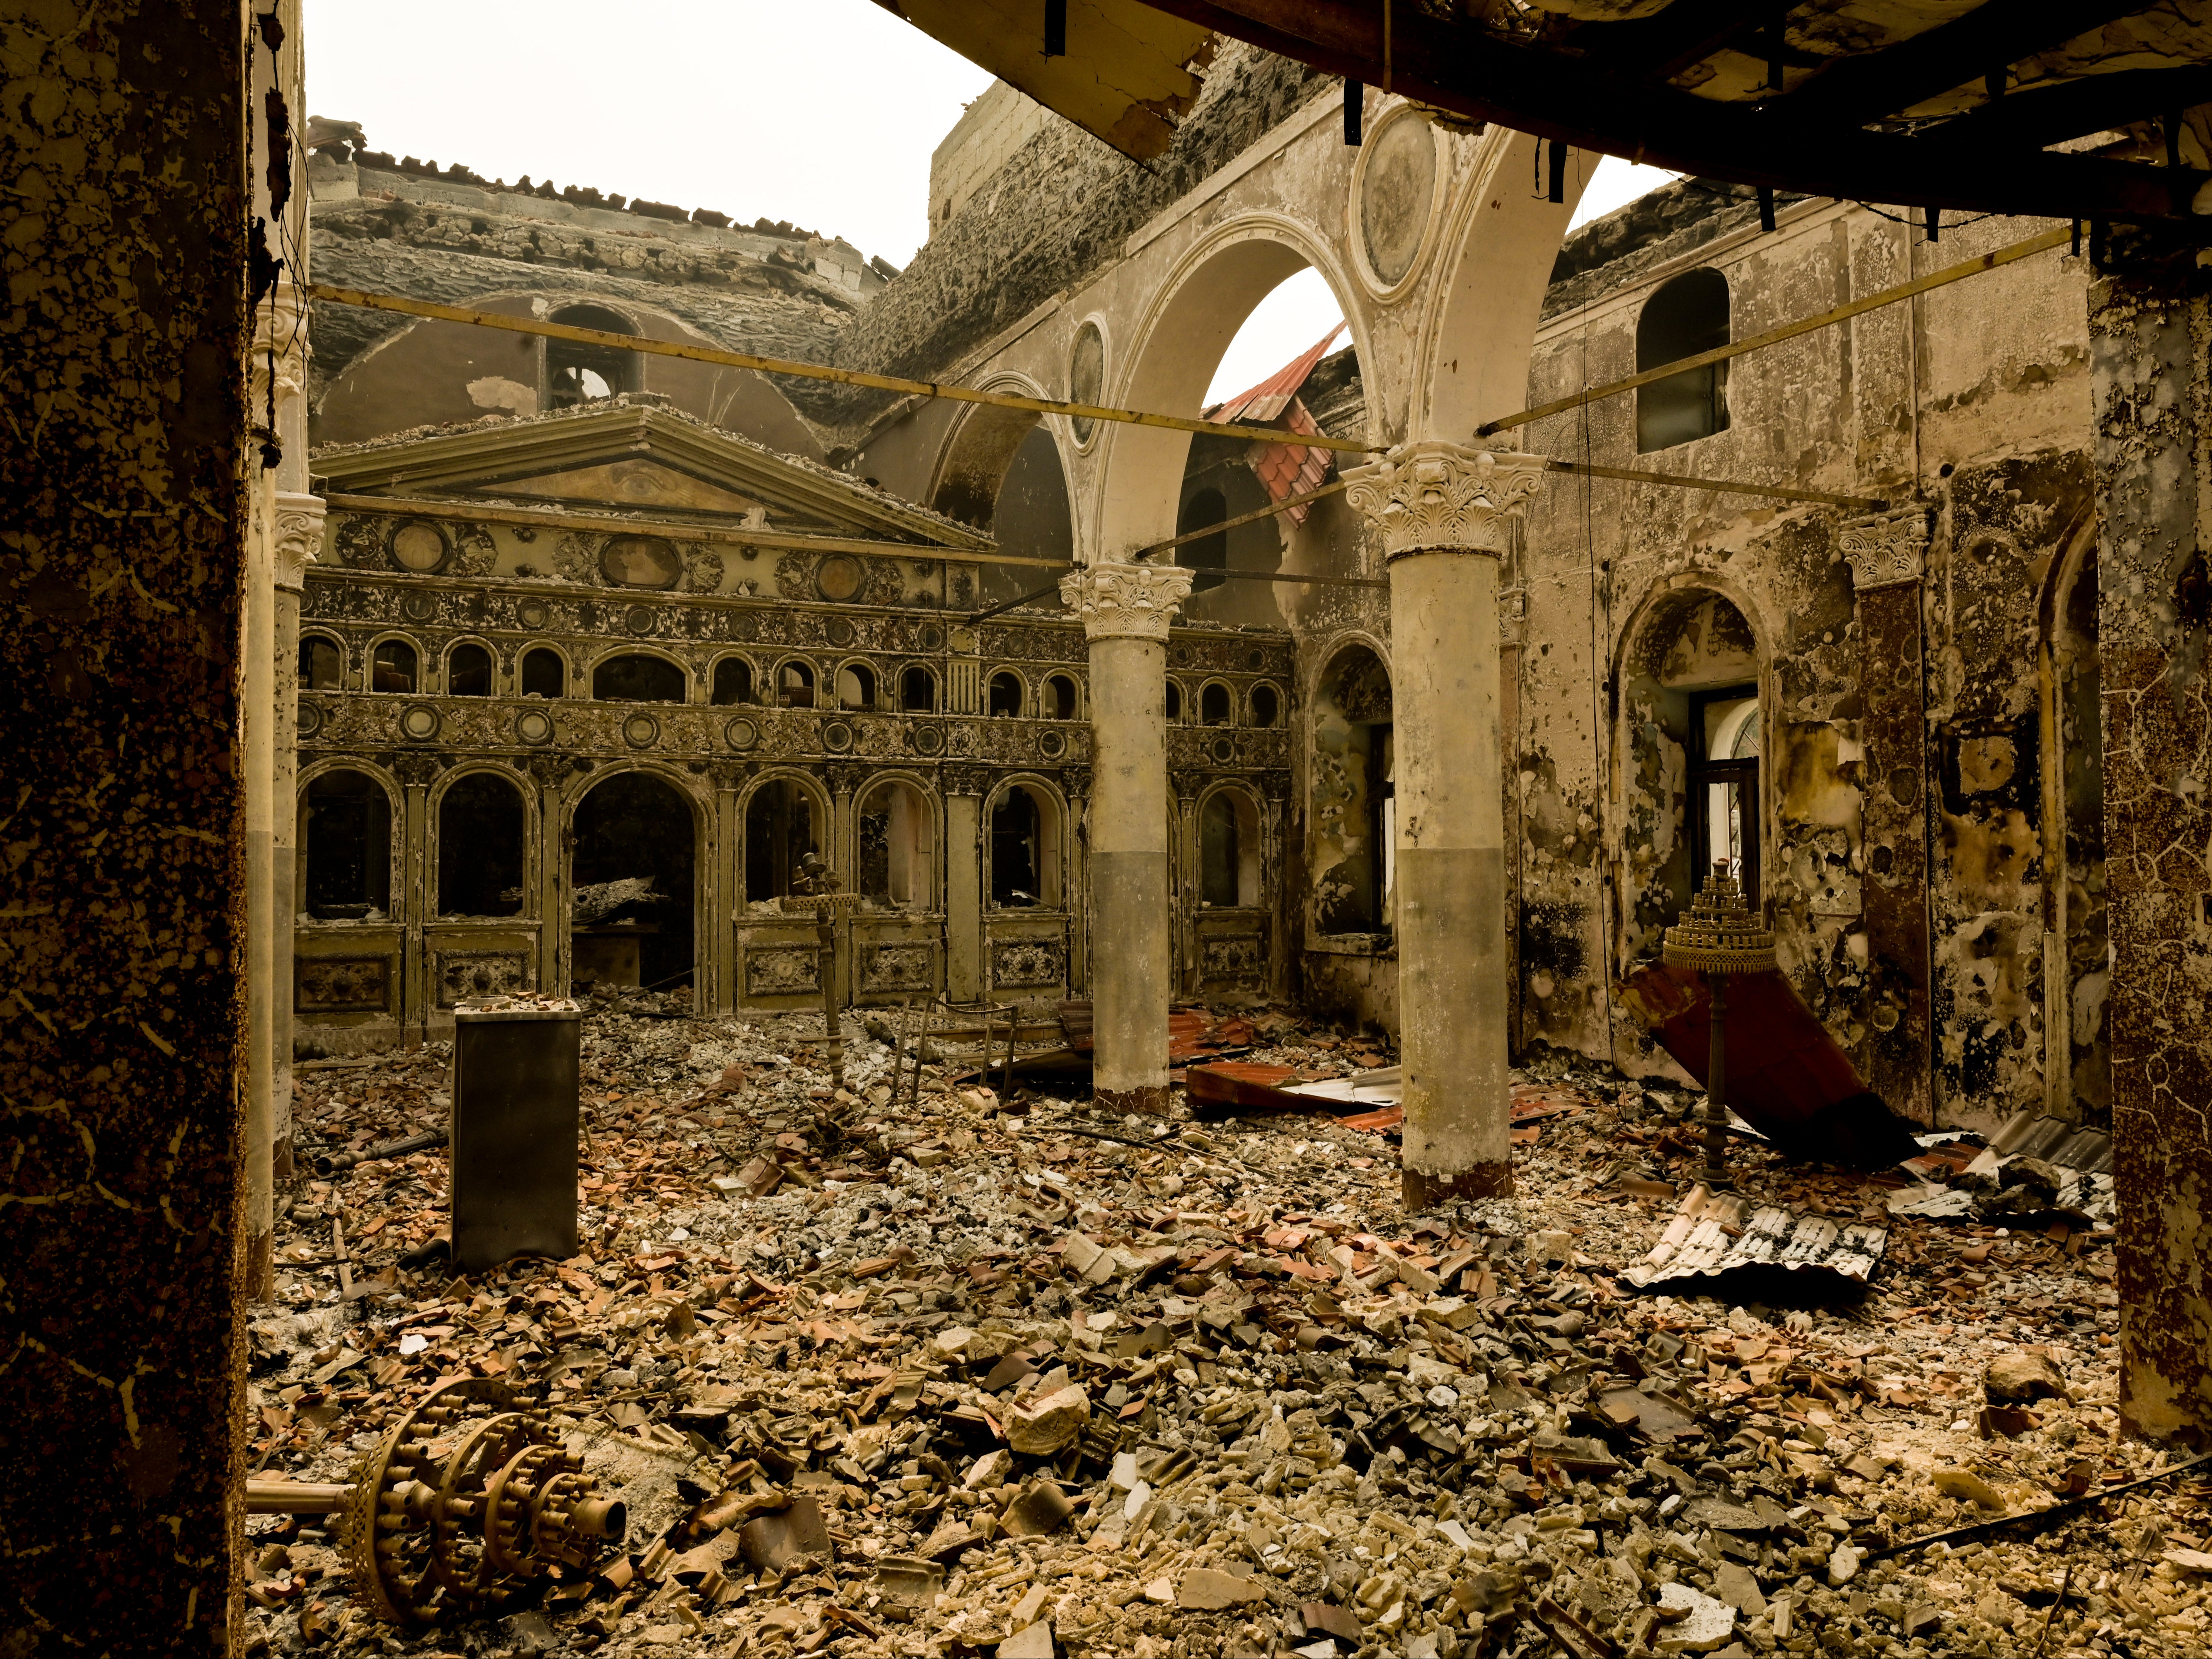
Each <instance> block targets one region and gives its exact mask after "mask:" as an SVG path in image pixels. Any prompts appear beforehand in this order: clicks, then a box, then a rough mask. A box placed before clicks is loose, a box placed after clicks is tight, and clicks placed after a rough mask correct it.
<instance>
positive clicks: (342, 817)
mask: <svg viewBox="0 0 2212 1659" xmlns="http://www.w3.org/2000/svg"><path fill="white" fill-rule="evenodd" d="M300 860H301V902H302V903H303V904H304V905H305V907H306V908H307V914H308V915H311V916H313V918H314V919H315V920H316V921H383V920H385V919H386V915H388V914H389V912H390V911H391V908H392V797H391V796H390V795H388V794H386V793H385V790H384V786H383V785H382V784H380V783H379V782H378V781H376V780H375V779H374V778H373V777H371V776H369V775H368V773H366V772H354V771H336V772H324V773H320V774H319V775H316V776H315V777H313V778H311V779H309V780H308V781H307V788H306V789H305V790H304V791H303V792H302V793H301V824H300Z"/></svg>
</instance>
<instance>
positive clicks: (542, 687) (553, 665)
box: [522, 645, 568, 697]
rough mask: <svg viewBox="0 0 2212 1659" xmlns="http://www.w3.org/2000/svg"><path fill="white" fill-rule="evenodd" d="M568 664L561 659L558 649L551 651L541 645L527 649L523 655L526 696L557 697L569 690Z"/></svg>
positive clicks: (523, 693) (524, 693)
mask: <svg viewBox="0 0 2212 1659" xmlns="http://www.w3.org/2000/svg"><path fill="white" fill-rule="evenodd" d="M566 690H568V665H567V664H566V663H564V662H562V660H561V653H559V652H558V651H549V650H547V649H546V648H545V647H544V646H542V645H541V646H539V647H538V648H537V649H536V650H534V651H526V652H525V653H523V657H522V695H523V696H526V697H557V696H561V695H562V693H563V692H564V691H566Z"/></svg>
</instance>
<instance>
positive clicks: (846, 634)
mask: <svg viewBox="0 0 2212 1659" xmlns="http://www.w3.org/2000/svg"><path fill="white" fill-rule="evenodd" d="M822 632H823V636H824V637H825V638H827V639H828V640H829V643H830V644H832V645H850V644H852V642H853V634H854V628H853V623H852V621H851V619H850V618H849V617H830V618H829V621H828V622H826V623H823V625H822Z"/></svg>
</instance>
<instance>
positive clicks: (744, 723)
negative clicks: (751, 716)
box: [722, 714, 760, 749]
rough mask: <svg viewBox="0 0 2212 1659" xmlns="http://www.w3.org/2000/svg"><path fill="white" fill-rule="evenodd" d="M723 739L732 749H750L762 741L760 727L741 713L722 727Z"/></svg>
mask: <svg viewBox="0 0 2212 1659" xmlns="http://www.w3.org/2000/svg"><path fill="white" fill-rule="evenodd" d="M722 740H723V741H724V742H725V743H726V744H729V745H730V747H731V748H732V749H750V748H751V747H752V746H753V745H754V744H757V743H758V742H759V741H760V727H758V726H756V725H754V724H753V723H752V722H751V721H750V720H747V719H745V718H744V716H743V715H742V714H740V715H739V716H738V718H737V719H736V720H732V721H731V722H730V723H729V724H728V725H727V726H724V727H723V728H722Z"/></svg>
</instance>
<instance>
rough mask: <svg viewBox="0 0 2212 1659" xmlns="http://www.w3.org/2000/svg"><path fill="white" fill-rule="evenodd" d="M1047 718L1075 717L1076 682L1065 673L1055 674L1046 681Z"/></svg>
mask: <svg viewBox="0 0 2212 1659" xmlns="http://www.w3.org/2000/svg"><path fill="white" fill-rule="evenodd" d="M1044 706H1045V718H1046V719H1048V720H1073V719H1074V718H1075V682H1074V681H1073V680H1072V679H1070V678H1067V676H1066V675H1065V674H1054V676H1053V677H1052V678H1050V679H1048V680H1047V681H1046V682H1045V683H1044Z"/></svg>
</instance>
